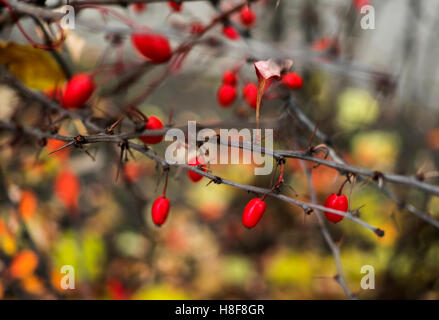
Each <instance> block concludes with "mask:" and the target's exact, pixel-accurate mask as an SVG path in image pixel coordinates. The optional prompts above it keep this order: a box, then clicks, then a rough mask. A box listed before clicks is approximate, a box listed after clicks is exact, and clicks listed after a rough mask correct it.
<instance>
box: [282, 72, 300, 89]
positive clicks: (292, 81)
mask: <svg viewBox="0 0 439 320" xmlns="http://www.w3.org/2000/svg"><path fill="white" fill-rule="evenodd" d="M282 82H283V83H284V85H286V86H287V87H288V88H290V89H293V90H297V89H300V88H302V86H303V80H302V77H301V76H300V75H298V74H297V73H295V72H290V73H287V74H286V75H284V76H283V78H282Z"/></svg>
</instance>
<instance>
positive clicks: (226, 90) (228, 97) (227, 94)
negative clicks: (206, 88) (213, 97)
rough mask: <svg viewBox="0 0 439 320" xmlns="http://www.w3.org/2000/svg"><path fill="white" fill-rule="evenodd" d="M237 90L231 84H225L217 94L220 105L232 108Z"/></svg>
mask: <svg viewBox="0 0 439 320" xmlns="http://www.w3.org/2000/svg"><path fill="white" fill-rule="evenodd" d="M236 94H237V93H236V88H235V87H234V86H231V85H229V84H223V85H222V86H221V87H220V88H219V89H218V93H217V100H218V103H219V104H220V105H221V106H222V107H224V108H227V107H230V106H231V105H232V104H233V102H235V99H236Z"/></svg>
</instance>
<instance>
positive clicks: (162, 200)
mask: <svg viewBox="0 0 439 320" xmlns="http://www.w3.org/2000/svg"><path fill="white" fill-rule="evenodd" d="M168 213H169V200H168V199H167V198H166V197H165V196H161V197H159V198H157V199H155V201H154V203H153V204H152V209H151V216H152V221H153V222H154V224H155V225H156V226H158V227H160V226H161V225H162V224H164V223H165V221H166V218H167V217H168Z"/></svg>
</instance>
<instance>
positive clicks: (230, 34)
mask: <svg viewBox="0 0 439 320" xmlns="http://www.w3.org/2000/svg"><path fill="white" fill-rule="evenodd" d="M223 35H225V36H226V37H227V38H229V39H230V40H236V39H239V33H238V31H236V29H235V28H233V27H232V26H224V27H223Z"/></svg>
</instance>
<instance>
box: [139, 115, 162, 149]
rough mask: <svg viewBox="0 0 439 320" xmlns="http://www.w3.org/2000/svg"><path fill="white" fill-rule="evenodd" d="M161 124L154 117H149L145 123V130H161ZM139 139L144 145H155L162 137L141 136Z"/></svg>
mask: <svg viewBox="0 0 439 320" xmlns="http://www.w3.org/2000/svg"><path fill="white" fill-rule="evenodd" d="M163 128H164V126H163V123H162V122H161V121H160V119H159V118H157V117H155V116H149V117H148V118H147V121H146V123H145V130H161V129H163ZM139 139H140V140H141V141H142V142H144V143H146V144H157V143H160V142H161V141H162V140H163V135H160V136H141V137H139Z"/></svg>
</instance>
